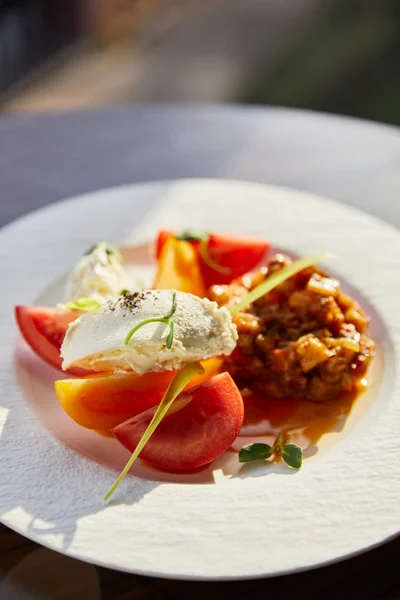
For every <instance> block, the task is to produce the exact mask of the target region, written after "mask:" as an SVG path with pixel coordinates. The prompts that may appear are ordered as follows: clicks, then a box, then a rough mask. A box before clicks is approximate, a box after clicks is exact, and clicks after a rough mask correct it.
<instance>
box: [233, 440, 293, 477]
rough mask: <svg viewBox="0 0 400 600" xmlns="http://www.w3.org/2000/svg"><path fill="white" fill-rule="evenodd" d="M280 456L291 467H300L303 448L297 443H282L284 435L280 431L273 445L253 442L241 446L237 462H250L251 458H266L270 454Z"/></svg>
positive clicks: (269, 456)
mask: <svg viewBox="0 0 400 600" xmlns="http://www.w3.org/2000/svg"><path fill="white" fill-rule="evenodd" d="M273 454H274V455H275V457H277V458H281V459H282V460H283V462H284V463H285V464H287V466H288V467H290V468H291V469H300V468H301V465H302V462H303V450H302V448H301V447H300V446H298V445H297V444H293V443H291V442H287V443H284V435H283V433H280V434H279V436H278V439H277V442H276V444H275V445H274V446H270V445H269V444H262V443H255V444H249V445H248V446H243V448H241V449H240V450H239V462H240V463H245V462H251V461H253V460H268V458H271V456H272V455H273Z"/></svg>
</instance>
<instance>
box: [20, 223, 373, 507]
mask: <svg viewBox="0 0 400 600" xmlns="http://www.w3.org/2000/svg"><path fill="white" fill-rule="evenodd" d="M268 249H269V243H268V242H266V241H264V240H253V239H249V238H243V237H232V236H227V235H219V234H217V233H204V232H195V231H185V232H181V233H175V232H173V231H167V230H165V231H160V232H159V234H158V237H157V240H156V254H157V265H156V272H155V278H154V280H153V288H152V289H147V290H142V291H140V292H134V293H133V292H129V289H131V288H132V286H131V285H130V282H129V281H128V280H127V277H126V275H125V273H124V271H123V269H122V266H121V255H120V252H119V250H118V249H117V248H116V247H114V246H111V245H109V244H106V243H105V242H101V243H99V244H96V245H95V246H94V247H93V248H92V249H91V250H90V251H89V252H88V254H87V255H86V256H85V257H83V259H81V260H80V262H79V263H78V265H77V266H76V267H75V268H74V270H73V272H72V274H71V276H70V278H69V282H68V285H67V290H66V301H65V302H64V303H63V304H61V305H58V307H56V308H45V307H21V306H20V307H17V308H16V319H17V322H18V325H19V328H20V330H21V333H22V335H23V336H24V338H25V340H26V341H27V342H28V344H30V346H31V347H32V349H33V350H34V351H35V352H36V353H37V354H38V355H39V356H40V357H41V358H43V359H44V360H45V361H47V362H49V363H50V364H52V365H53V366H55V367H57V368H60V367H62V369H63V370H64V371H65V372H67V373H69V374H72V375H74V376H75V377H74V378H73V379H72V378H70V379H63V380H60V381H56V382H55V391H56V395H57V398H58V400H59V402H60V404H61V406H62V407H63V408H64V410H65V412H66V413H67V414H68V415H69V416H70V417H71V418H72V419H73V420H74V421H75V422H76V423H78V424H79V425H80V426H82V427H86V428H89V429H92V430H95V431H97V432H99V433H102V434H104V435H111V436H114V438H115V439H116V440H118V441H119V442H120V443H121V444H122V445H123V446H125V448H127V449H128V450H129V451H130V452H131V453H132V455H131V457H130V459H129V461H128V462H127V464H126V466H125V468H124V469H123V471H122V472H121V474H120V475H119V477H118V478H117V480H116V482H115V483H114V485H113V486H112V488H111V490H110V491H109V492H108V494H107V495H106V498H109V497H110V495H111V494H112V493H113V491H114V490H115V488H116V487H117V486H118V484H119V483H120V482H121V481H122V479H123V478H124V477H125V475H126V474H127V472H128V471H129V469H130V468H131V466H132V465H133V463H134V461H135V460H136V459H137V458H138V457H140V458H141V459H142V460H144V461H146V462H148V463H149V464H151V465H153V466H154V467H157V468H159V469H163V470H168V471H172V472H183V471H190V470H193V469H196V468H198V467H202V466H204V465H207V464H209V463H210V462H212V461H213V460H215V459H216V458H217V457H218V456H220V455H221V454H223V453H224V452H225V451H226V450H228V449H229V448H230V447H231V445H232V444H238V443H239V442H238V441H237V440H239V441H240V439H241V436H242V435H248V432H249V431H250V430H251V431H252V427H253V425H254V423H253V421H254V415H256V416H257V418H259V419H261V420H262V419H264V422H265V423H266V430H265V435H266V436H267V438H268V439H267V438H266V437H265V435H264V438H262V439H257V438H254V442H255V443H251V444H249V443H247V444H246V445H244V446H243V448H241V450H240V451H239V455H238V460H239V461H240V462H243V463H245V462H249V461H252V460H260V459H262V460H270V459H272V460H278V459H279V460H280V459H282V460H283V461H284V462H286V464H287V465H288V466H290V467H292V468H294V469H298V468H300V466H301V464H302V448H301V447H300V445H299V444H298V443H295V442H296V441H298V440H299V439H301V436H303V438H306V437H307V435H308V436H309V439H310V440H311V439H312V435H311V433H310V432H311V429H312V425H313V421H318V419H321V415H323V416H325V417H330V418H331V420H330V424H331V426H332V425H333V423H334V422H336V421H335V419H337V418H338V417H339V416H340V415H343V414H346V412H348V410H350V406H351V402H352V400H351V398H352V397H353V396H355V394H356V393H358V391H359V390H360V389H362V387H363V386H364V387H365V375H366V373H367V370H368V367H369V364H370V362H371V360H372V358H373V355H374V342H373V341H372V340H371V339H370V338H369V337H368V335H367V328H368V323H369V318H368V317H367V316H366V314H365V313H364V311H363V310H362V308H361V307H360V306H359V305H358V304H357V302H355V301H354V300H353V299H352V298H350V297H349V296H348V295H346V294H345V293H344V292H343V291H342V289H341V285H340V282H339V281H338V280H337V279H336V278H334V277H332V276H330V275H329V274H328V273H326V272H325V271H323V270H322V269H320V268H318V267H316V266H315V264H316V263H318V262H319V261H320V260H322V259H323V258H325V257H326V255H316V256H312V257H306V258H302V259H299V260H296V261H294V262H292V260H291V259H290V258H288V257H286V256H283V255H281V254H277V255H275V256H272V257H268V255H267V254H268ZM346 394H347V396H346ZM352 395H353V396H352ZM310 406H312V407H313V408H312V409H310V408H309V407H310ZM304 407H307V408H304ZM323 407H324V410H322V408H323ZM252 419H253V421H252ZM242 426H243V427H242ZM241 427H242V433H240V430H241ZM244 431H246V432H247V433H245V434H244V433H243V432H244ZM307 431H308V432H309V433H308V434H307ZM238 436H239V437H238ZM252 436H254V433H250V437H252ZM296 436H297V437H296ZM315 439H319V437H318V436H317V438H315ZM237 451H238V450H237Z"/></svg>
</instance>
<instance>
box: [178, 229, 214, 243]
mask: <svg viewBox="0 0 400 600" xmlns="http://www.w3.org/2000/svg"><path fill="white" fill-rule="evenodd" d="M209 237H210V234H209V233H208V232H207V231H204V230H203V229H184V230H183V231H180V232H179V233H177V234H176V235H175V239H177V240H181V241H183V242H201V241H202V240H206V241H207V240H208V238H209Z"/></svg>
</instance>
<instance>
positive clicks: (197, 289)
mask: <svg viewBox="0 0 400 600" xmlns="http://www.w3.org/2000/svg"><path fill="white" fill-rule="evenodd" d="M153 288H154V289H158V290H178V291H180V292H187V293H190V294H194V295H195V296H200V297H201V298H204V296H205V295H206V288H205V285H204V281H203V277H202V275H201V271H200V265H199V259H198V253H197V252H196V249H195V248H194V247H193V245H192V244H190V242H186V241H184V240H177V239H175V238H174V237H171V238H169V239H168V240H167V242H166V243H165V244H164V246H163V248H162V250H161V254H160V257H159V260H158V265H157V272H156V276H155V279H154V283H153Z"/></svg>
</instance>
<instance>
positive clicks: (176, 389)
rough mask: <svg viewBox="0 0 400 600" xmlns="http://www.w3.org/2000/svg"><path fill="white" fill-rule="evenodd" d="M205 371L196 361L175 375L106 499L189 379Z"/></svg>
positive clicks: (105, 498) (106, 498)
mask: <svg viewBox="0 0 400 600" xmlns="http://www.w3.org/2000/svg"><path fill="white" fill-rule="evenodd" d="M203 371H204V369H203V367H202V366H201V364H200V363H198V362H195V363H191V364H188V365H185V366H184V367H183V369H182V370H181V371H179V372H178V373H177V374H176V375H175V377H174V378H173V380H172V381H171V383H170V384H169V386H168V389H167V391H166V392H165V394H164V396H163V398H162V400H161V402H160V404H159V405H158V407H157V410H156V412H155V413H154V416H153V418H152V420H151V421H150V423H149V425H148V427H147V429H146V431H145V432H144V434H143V435H142V437H141V439H140V441H139V443H138V445H137V447H136V449H135V451H134V453H133V454H132V456H131V457H130V459H129V460H128V462H127V464H126V465H125V467H124V469H123V470H122V471H121V473H120V475H119V476H118V478H117V479H116V480H115V482H114V484H113V485H112V487H111V488H110V490H109V491H108V492H107V494H106V495H105V497H104V500H108V499H109V498H110V496H111V494H113V493H114V491H115V490H116V488H117V487H118V485H119V484H120V483H121V481H122V480H123V479H124V477H125V476H126V474H127V473H128V471H129V469H130V468H131V467H132V465H133V463H134V462H135V460H136V459H137V457H138V456H139V454H140V453H141V451H142V450H143V448H144V447H145V445H146V444H147V442H148V441H149V439H150V438H151V436H152V435H153V433H154V431H155V430H156V428H157V427H158V425H159V424H160V423H161V421H162V419H163V418H164V417H165V415H166V414H167V412H168V410H169V408H170V407H171V405H172V403H173V402H174V400H175V399H176V397H177V396H179V394H180V393H181V392H182V391H183V390H184V388H185V387H186V386H187V384H188V383H189V381H191V380H192V379H193V377H194V376H195V375H197V373H202V372H203Z"/></svg>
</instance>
